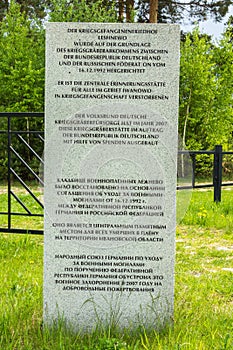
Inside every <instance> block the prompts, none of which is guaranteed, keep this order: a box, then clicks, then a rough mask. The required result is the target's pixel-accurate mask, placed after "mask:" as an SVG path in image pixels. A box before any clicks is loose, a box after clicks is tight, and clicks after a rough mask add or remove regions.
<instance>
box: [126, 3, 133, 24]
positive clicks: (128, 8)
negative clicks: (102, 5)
mask: <svg viewBox="0 0 233 350" xmlns="http://www.w3.org/2000/svg"><path fill="white" fill-rule="evenodd" d="M133 10H134V0H126V22H133Z"/></svg>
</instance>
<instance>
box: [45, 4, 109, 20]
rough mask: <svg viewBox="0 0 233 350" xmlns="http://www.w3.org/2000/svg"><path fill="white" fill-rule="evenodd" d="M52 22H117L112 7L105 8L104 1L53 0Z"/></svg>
mask: <svg viewBox="0 0 233 350" xmlns="http://www.w3.org/2000/svg"><path fill="white" fill-rule="evenodd" d="M51 3H52V6H51V13H50V21H51V22H116V12H115V9H114V7H113V5H112V6H110V7H109V6H107V7H105V6H104V4H103V1H102V0H97V1H94V2H93V1H85V0H72V1H66V0H58V1H57V0H52V1H51Z"/></svg>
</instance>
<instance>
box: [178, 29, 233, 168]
mask: <svg viewBox="0 0 233 350" xmlns="http://www.w3.org/2000/svg"><path fill="white" fill-rule="evenodd" d="M180 65H181V69H180V110H179V134H180V135H181V137H182V146H183V147H184V146H185V145H186V146H187V148H188V149H194V150H195V149H198V150H201V149H210V150H212V149H213V148H214V146H215V145H216V144H222V145H223V146H224V149H226V148H227V146H229V137H230V135H231V133H232V131H233V127H232V125H233V109H232V106H233V96H232V86H233V48H232V43H231V40H230V36H229V31H228V30H226V32H225V34H224V36H223V38H222V40H221V41H220V43H219V45H216V46H215V45H213V44H212V43H211V41H210V39H209V37H208V36H207V35H200V34H199V32H198V30H197V29H195V30H194V32H193V33H190V34H188V35H187V36H186V39H185V41H184V42H182V43H181V61H180ZM231 147H233V144H232V143H231ZM198 161H199V160H198ZM197 165H198V166H199V171H201V172H202V173H203V175H204V171H205V170H207V171H209V170H210V166H209V164H208V162H203V158H202V161H199V164H197Z"/></svg>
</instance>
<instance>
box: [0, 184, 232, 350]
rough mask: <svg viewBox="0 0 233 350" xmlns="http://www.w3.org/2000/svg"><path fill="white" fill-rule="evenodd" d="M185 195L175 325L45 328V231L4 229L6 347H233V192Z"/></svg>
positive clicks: (0, 297) (0, 264)
mask: <svg viewBox="0 0 233 350" xmlns="http://www.w3.org/2000/svg"><path fill="white" fill-rule="evenodd" d="M178 196H181V197H182V198H179V201H180V202H181V203H182V205H181V207H182V209H184V205H187V198H189V205H187V211H186V214H185V216H184V217H183V219H182V221H181V222H180V224H179V225H178V227H177V242H176V247H177V249H176V276H175V277H176V278H175V281H176V282H175V313H174V326H173V327H171V326H168V327H165V328H164V329H163V330H162V331H161V332H156V331H153V330H150V331H149V330H143V329H138V330H136V331H134V332H133V333H132V331H130V330H125V331H124V332H121V331H119V330H117V329H101V328H99V329H97V330H95V331H93V332H91V333H89V334H79V333H78V332H77V331H76V332H75V331H72V329H71V328H69V329H67V328H66V327H65V326H64V324H63V323H62V322H61V323H60V324H58V325H57V327H53V328H52V329H46V328H44V330H43V328H42V280H43V277H42V273H43V237H42V236H32V235H9V234H1V235H0V258H1V259H0V278H1V281H2V283H1V284H2V286H1V289H0V310H1V313H0V335H1V336H0V349H2V350H13V349H14V350H41V349H44V350H58V349H59V350H74V349H75V350H89V349H90V350H126V349H128V350H141V349H144V350H157V349H163V350H166V349H169V350H170V349H171V350H178V349H182V350H183V349H185V350H194V349H195V350H213V349H214V350H224V349H225V350H232V349H233V316H232V308H233V283H232V277H233V239H232V235H231V234H232V220H233V210H232V196H233V193H232V191H227V190H224V193H223V195H222V202H221V203H218V204H216V203H213V193H212V191H203V192H202V191H195V192H194V193H193V194H192V197H191V199H190V196H187V194H186V195H185V193H184V192H183V194H182V193H181V192H180V193H178ZM0 197H1V195H0ZM0 201H1V200H0ZM205 211H206V212H205ZM198 213H203V214H204V215H199V214H198Z"/></svg>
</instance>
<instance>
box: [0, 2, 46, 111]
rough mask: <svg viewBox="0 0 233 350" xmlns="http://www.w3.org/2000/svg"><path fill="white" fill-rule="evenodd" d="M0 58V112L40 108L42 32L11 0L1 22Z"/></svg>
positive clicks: (42, 78) (42, 96) (41, 100)
mask: <svg viewBox="0 0 233 350" xmlns="http://www.w3.org/2000/svg"><path fill="white" fill-rule="evenodd" d="M0 57H1V61H0V80H1V89H0V111H4V112H6V111H14V112H16V111H20V112H25V111H33V112H36V111H41V110H43V99H44V38H43V32H42V30H41V28H38V27H37V26H33V24H32V22H31V21H29V20H28V19H27V17H26V16H25V15H24V14H22V13H21V12H20V7H19V5H18V4H17V3H15V2H14V1H11V4H10V7H9V11H8V13H7V14H6V17H5V18H4V20H3V22H2V23H1V27H0Z"/></svg>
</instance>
